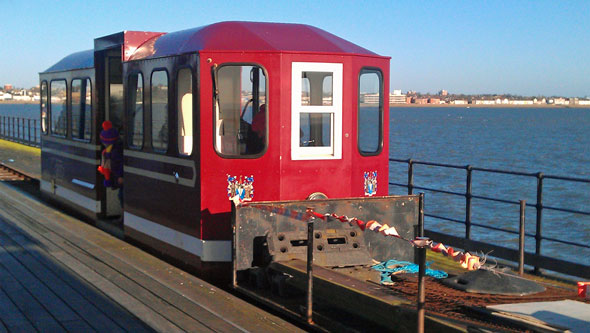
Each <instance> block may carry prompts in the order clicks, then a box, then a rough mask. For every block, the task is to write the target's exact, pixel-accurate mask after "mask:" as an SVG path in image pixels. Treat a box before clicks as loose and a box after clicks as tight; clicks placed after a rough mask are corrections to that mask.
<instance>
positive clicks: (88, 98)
mask: <svg viewBox="0 0 590 333" xmlns="http://www.w3.org/2000/svg"><path fill="white" fill-rule="evenodd" d="M91 136H92V85H91V83H90V79H75V80H72V138H74V139H80V140H84V141H90V138H91Z"/></svg>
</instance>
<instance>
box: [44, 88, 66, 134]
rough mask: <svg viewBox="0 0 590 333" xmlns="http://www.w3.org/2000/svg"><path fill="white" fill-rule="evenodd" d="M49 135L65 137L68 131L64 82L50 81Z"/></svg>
mask: <svg viewBox="0 0 590 333" xmlns="http://www.w3.org/2000/svg"><path fill="white" fill-rule="evenodd" d="M50 89H51V99H50V103H49V106H50V110H49V111H50V113H51V134H53V135H56V136H63V137H65V136H66V134H67V131H68V119H67V103H66V102H67V85H66V80H53V81H51V86H50Z"/></svg>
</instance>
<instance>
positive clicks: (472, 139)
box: [0, 104, 590, 260]
mask: <svg viewBox="0 0 590 333" xmlns="http://www.w3.org/2000/svg"><path fill="white" fill-rule="evenodd" d="M0 115H4V116H19V117H25V118H32V119H39V106H38V105H37V104H30V105H11V104H0ZM390 115H391V125H390V126H391V127H390V129H391V131H390V151H389V154H390V156H391V157H393V158H399V159H408V158H412V159H415V160H421V161H431V162H439V163H448V164H457V165H467V164H470V165H472V166H476V167H482V168H494V169H506V170H513V171H522V172H531V173H532V172H543V173H545V174H551V175H560V176H567V177H580V178H586V179H590V109H588V108H580V109H574V108H469V109H467V108H454V107H453V108H445V107H440V108H415V107H412V108H404V107H395V108H391V109H390ZM414 171H415V176H414V183H415V185H416V186H424V187H431V188H439V189H443V190H447V191H454V192H460V193H464V192H465V178H466V176H465V170H445V169H442V168H436V167H427V166H415V169H414ZM390 181H391V182H395V183H406V182H407V164H403V163H393V162H392V163H391V165H390ZM406 191H407V190H406V189H405V188H402V187H398V186H390V193H392V194H405V193H407V192H406ZM472 191H473V194H474V195H480V196H487V197H499V198H502V199H505V200H511V201H518V200H521V199H523V200H526V201H527V203H529V204H535V203H536V180H535V179H534V178H532V177H517V176H509V175H497V174H490V173H484V172H474V173H473V188H472ZM415 192H418V191H415ZM425 193H426V212H427V213H429V214H434V215H440V216H446V217H451V218H454V219H457V220H464V219H465V198H464V197H454V196H449V195H441V194H436V193H433V192H429V191H425ZM543 195H544V197H543V202H544V205H546V206H553V207H562V208H569V209H574V210H580V211H586V212H588V211H590V184H577V183H571V182H562V181H554V180H545V182H544V194H543ZM472 204H473V208H472V221H473V223H479V224H482V225H489V226H494V227H501V228H507V229H511V230H518V218H519V210H518V206H517V205H507V204H499V203H491V202H488V201H483V200H478V199H473V202H472ZM535 217H536V211H535V208H534V207H527V213H526V220H527V233H530V234H531V235H532V234H534V232H535ZM426 227H427V228H429V229H433V230H440V231H443V232H447V233H451V234H456V235H459V236H463V235H464V233H465V231H464V226H463V225H462V224H457V223H452V222H445V221H441V220H437V219H434V218H427V219H426ZM543 236H545V237H552V238H556V239H562V240H571V241H574V242H577V243H583V244H590V217H587V216H582V215H579V214H570V213H560V212H552V211H548V210H545V211H544V216H543ZM472 238H473V239H477V240H484V241H492V242H496V243H500V244H504V245H505V246H509V247H513V248H516V247H517V241H518V239H517V236H516V235H512V234H506V233H499V232H493V231H490V230H488V229H485V228H480V227H473V228H472ZM526 245H527V251H534V239H533V238H532V237H529V238H528V239H527V242H526ZM542 253H543V254H546V255H551V256H558V257H562V258H565V259H570V260H575V259H573V258H572V255H573V254H574V253H578V254H582V255H583V256H582V257H581V258H588V257H590V251H589V250H586V249H579V248H575V247H570V246H565V245H562V244H558V243H555V242H551V241H543V250H542ZM586 260H587V259H586Z"/></svg>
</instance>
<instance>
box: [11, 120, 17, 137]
mask: <svg viewBox="0 0 590 333" xmlns="http://www.w3.org/2000/svg"><path fill="white" fill-rule="evenodd" d="M15 120H16V119H14V117H12V133H11V134H10V137H11V138H12V140H13V141H14V136H15V133H16V128H15V125H14V123H15Z"/></svg>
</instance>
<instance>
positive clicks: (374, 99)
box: [361, 94, 379, 104]
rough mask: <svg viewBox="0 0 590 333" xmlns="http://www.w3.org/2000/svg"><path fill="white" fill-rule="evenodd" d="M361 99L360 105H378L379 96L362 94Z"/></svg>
mask: <svg viewBox="0 0 590 333" xmlns="http://www.w3.org/2000/svg"><path fill="white" fill-rule="evenodd" d="M362 97H363V98H362V101H361V102H362V103H365V104H379V94H364V95H362Z"/></svg>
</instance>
